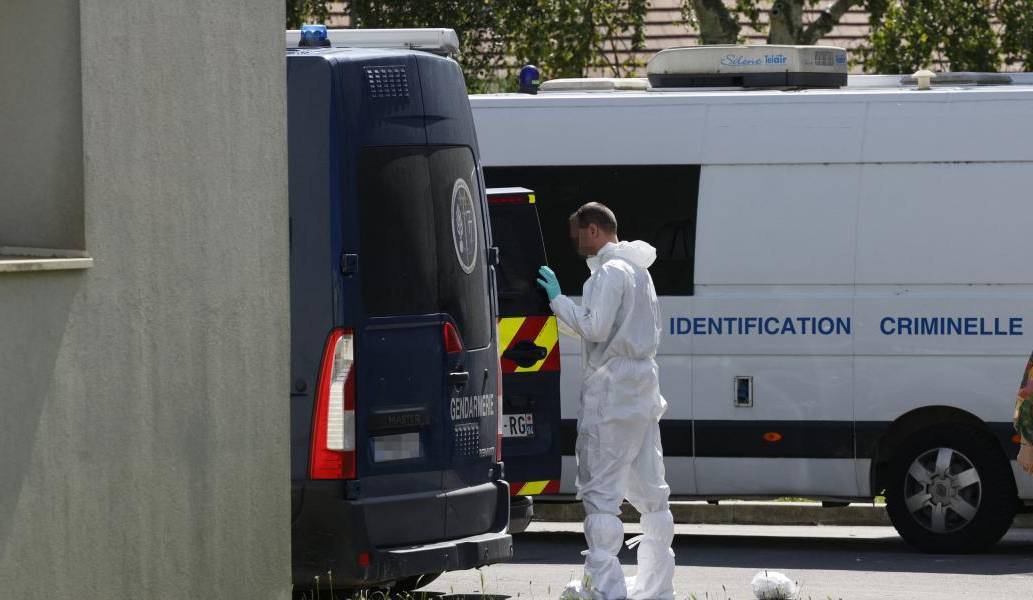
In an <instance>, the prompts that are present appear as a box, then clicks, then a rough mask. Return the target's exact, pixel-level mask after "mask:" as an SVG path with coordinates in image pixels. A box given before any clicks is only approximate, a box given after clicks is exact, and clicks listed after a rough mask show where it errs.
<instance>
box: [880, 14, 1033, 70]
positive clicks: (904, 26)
mask: <svg viewBox="0 0 1033 600" xmlns="http://www.w3.org/2000/svg"><path fill="white" fill-rule="evenodd" d="M995 20H996V21H999V22H1000V25H999V26H996V27H995V25H994V21H995ZM861 56H862V58H863V61H864V65H865V69H866V70H868V71H874V72H881V73H910V72H912V71H915V70H917V69H920V68H926V67H934V66H936V67H939V68H942V69H943V70H951V71H996V70H997V69H998V67H999V66H1000V65H1001V63H1002V62H1004V63H1005V64H1008V65H1013V64H1017V63H1023V64H1024V65H1025V66H1026V68H1027V69H1028V68H1030V65H1031V64H1033V0H883V1H882V2H881V3H880V5H879V6H878V10H877V11H873V12H872V30H871V34H870V36H869V39H868V44H867V45H866V46H865V47H864V48H863V49H862V55H861Z"/></svg>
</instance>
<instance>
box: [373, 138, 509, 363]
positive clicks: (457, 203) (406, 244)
mask: <svg viewBox="0 0 1033 600" xmlns="http://www.w3.org/2000/svg"><path fill="white" fill-rule="evenodd" d="M358 172H359V173H360V180H359V198H360V207H359V213H360V217H359V218H360V223H361V231H362V234H361V239H360V243H359V247H360V255H361V261H362V263H361V264H362V270H361V274H360V276H361V279H362V299H363V303H364V304H365V311H366V314H367V315H369V316H371V317H392V316H405V315H426V314H434V313H446V314H448V315H450V316H451V317H452V319H453V320H455V322H456V325H457V327H458V328H459V333H460V335H461V336H462V338H463V342H464V344H465V345H466V347H467V348H471V349H474V348H483V347H485V346H487V345H488V344H489V343H490V342H491V335H492V333H491V332H492V329H493V324H492V320H491V312H490V305H489V302H490V293H489V289H488V275H487V265H486V264H485V263H486V262H487V260H486V258H485V256H486V251H485V247H486V237H485V231H484V224H485V221H484V214H483V212H482V211H483V209H482V204H481V198H482V195H481V192H480V187H479V185H478V182H477V178H476V164H475V163H474V160H473V153H472V152H471V151H470V149H469V148H466V147H433V146H430V147H428V146H388V147H379V148H366V149H364V150H363V151H362V154H361V156H360V158H359V170H358ZM460 180H461V181H460ZM461 261H462V262H461Z"/></svg>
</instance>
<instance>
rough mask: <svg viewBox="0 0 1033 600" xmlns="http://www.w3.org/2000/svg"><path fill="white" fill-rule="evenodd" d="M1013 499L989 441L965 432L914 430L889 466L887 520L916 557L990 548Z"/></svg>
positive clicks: (1009, 516) (1008, 519)
mask: <svg viewBox="0 0 1033 600" xmlns="http://www.w3.org/2000/svg"><path fill="white" fill-rule="evenodd" d="M1017 497H1018V494H1017V492H1016V490H1015V479H1014V476H1013V475H1012V472H1011V465H1010V464H1009V463H1008V461H1007V460H1005V459H1004V458H1003V457H1002V456H1001V449H1000V447H999V446H998V444H997V442H996V440H994V439H993V438H992V437H990V436H988V435H985V434H984V433H983V432H981V431H979V430H977V429H975V428H972V427H968V426H964V425H950V426H942V427H934V428H931V429H927V430H925V431H920V432H918V433H916V434H915V435H914V436H913V437H912V438H911V439H909V440H908V441H907V442H905V443H904V444H903V445H902V446H901V447H900V448H899V449H898V450H897V452H896V454H895V456H894V457H893V459H892V460H891V462H890V468H889V477H888V480H887V488H886V510H887V512H888V513H889V517H890V521H892V523H893V526H894V527H895V528H896V529H897V532H898V533H900V537H902V538H904V541H905V542H907V543H908V544H910V545H912V546H914V547H915V548H917V549H919V550H921V551H923V552H929V553H936V554H943V553H960V552H975V551H979V550H983V549H985V548H987V547H989V546H991V545H993V544H995V543H997V541H998V540H1000V539H1001V536H1003V535H1004V534H1005V532H1007V531H1008V528H1009V527H1011V523H1012V520H1013V519H1014V518H1015V511H1016V508H1017V503H1018V500H1017Z"/></svg>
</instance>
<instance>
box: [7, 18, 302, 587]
mask: <svg viewBox="0 0 1033 600" xmlns="http://www.w3.org/2000/svg"><path fill="white" fill-rule="evenodd" d="M283 11H284V5H283V3H282V2H276V1H269V2H265V3H263V4H250V3H244V2H229V1H224V0H209V1H206V2H188V1H186V0H182V1H176V0H134V1H133V2H110V1H108V0H84V1H83V2H81V3H77V2H74V1H70V0H51V1H49V2H33V1H31V0H10V1H7V2H4V3H2V5H0V24H2V28H0V34H3V35H4V37H6V35H7V34H8V33H10V32H17V31H18V30H20V29H21V28H28V27H30V26H32V25H35V24H37V22H38V19H40V18H43V17H46V16H47V15H51V16H55V17H57V21H52V22H51V23H52V24H53V23H55V22H56V24H57V26H58V28H60V29H61V30H62V31H66V30H68V31H71V32H72V33H71V35H74V34H75V31H74V30H75V26H74V25H75V22H76V21H77V20H78V22H79V23H80V25H79V27H80V29H79V31H81V35H80V36H78V37H77V38H76V39H75V40H74V42H73V41H72V40H71V39H70V38H69V39H60V38H61V36H58V38H59V39H55V40H54V42H55V43H56V44H58V45H59V46H60V48H53V49H45V50H43V51H41V52H36V49H37V47H38V46H39V45H40V44H41V43H42V44H44V45H45V43H46V42H47V41H48V40H49V39H50V37H51V36H52V33H51V32H49V31H47V32H46V33H45V34H41V37H39V38H36V39H38V40H40V41H39V42H37V43H34V44H32V45H31V47H23V48H22V49H21V50H19V52H16V53H10V52H8V51H7V50H8V45H7V42H6V40H4V41H3V43H4V45H3V46H2V48H3V52H0V73H3V74H4V75H5V80H4V81H3V84H2V85H0V90H2V91H0V98H2V101H3V102H4V104H3V105H2V106H3V107H4V109H5V110H6V107H7V106H9V105H12V104H13V105H17V106H20V107H21V108H19V111H20V113H19V115H21V116H23V117H24V118H18V119H6V118H5V122H4V126H5V129H4V135H2V136H0V157H2V159H3V161H2V165H0V182H2V183H0V185H2V187H0V204H2V205H3V206H4V211H5V212H6V211H7V209H8V208H10V205H9V204H8V202H9V201H10V198H11V196H10V195H9V194H10V190H11V189H12V185H13V189H16V190H23V189H29V188H30V187H31V185H32V184H33V182H35V183H36V184H41V185H43V186H44V188H47V189H48V190H52V191H48V192H47V194H49V195H48V196H47V197H49V198H52V199H53V200H54V201H55V202H58V203H67V204H64V205H62V207H61V208H64V209H67V210H68V211H69V213H70V214H74V212H75V210H76V208H75V207H76V196H75V194H74V193H68V194H65V193H59V191H60V190H72V191H73V192H74V190H75V189H76V185H75V184H74V179H75V175H74V173H76V172H78V173H81V181H82V183H81V184H80V185H81V186H82V195H81V198H80V203H81V205H82V207H83V209H82V211H83V214H82V219H81V222H78V226H79V227H81V228H82V230H83V232H84V234H85V235H84V240H83V241H84V247H85V249H86V251H87V252H89V254H90V255H91V256H92V257H93V259H94V266H93V268H91V269H88V270H81V271H57V272H39V273H3V272H0V415H2V417H0V596H2V597H4V598H12V599H15V598H16V599H18V600H30V599H34V598H41V599H42V598H47V599H48V600H49V599H51V598H76V599H77V600H80V599H81V600H92V599H97V600H117V599H122V598H126V599H137V598H158V599H162V600H165V599H177V598H183V599H191V600H199V599H202V598H213V599H218V600H229V599H236V598H239V599H245V598H247V599H249V600H253V599H264V598H287V597H288V596H289V589H290V543H289V536H290V500H289V471H288V448H289V443H288V439H287V433H288V405H287V400H288V396H287V392H288V371H287V367H288V359H289V357H288V329H287V327H288V304H287V303H288V273H287V265H288V259H287V190H286V147H285V139H286V138H285V106H284V101H285V91H284V84H285V74H284V59H283V35H282V29H283V22H284V15H283ZM80 40H81V46H78V45H79V44H80ZM80 47H81V68H82V76H81V78H80V81H81V82H82V83H81V105H80V107H79V108H78V109H77V108H76V106H75V102H73V101H72V98H73V97H74V95H75V94H76V93H77V86H78V84H77V83H76V82H75V81H74V78H72V79H73V81H72V82H71V83H68V85H67V89H65V88H62V100H61V101H55V102H53V103H50V102H40V103H37V104H36V106H37V107H38V108H37V109H33V110H30V109H28V108H26V107H28V106H29V104H31V103H32V102H35V100H33V98H34V97H35V96H34V95H35V94H37V92H38V86H35V87H33V86H29V87H28V88H25V89H23V90H22V92H23V93H24V94H25V96H23V95H22V94H20V93H19V90H20V89H22V88H19V87H18V86H15V87H13V88H12V87H9V84H10V83H11V82H10V81H9V80H7V79H6V77H7V76H8V74H10V73H18V72H22V73H36V76H37V77H39V78H40V79H41V80H42V79H46V77H44V76H43V75H42V74H39V73H37V72H38V71H45V70H47V69H50V68H52V67H54V65H58V64H59V65H62V66H60V69H61V71H60V77H56V79H59V80H64V79H66V78H67V77H68V73H67V72H66V70H65V67H64V66H63V65H64V64H65V59H68V61H69V63H74V62H75V57H76V55H77V54H78V50H79V48H80ZM57 57H63V58H61V59H60V60H59V59H58V58H57ZM14 63H26V64H14ZM76 76H78V75H76ZM73 88H75V89H73ZM36 110H38V112H39V114H37V112H36ZM51 119H55V120H57V121H58V122H60V126H58V125H55V126H54V130H55V132H56V133H54V136H55V137H54V139H48V140H45V141H41V142H40V143H39V144H38V145H36V146H33V145H31V144H30V148H29V150H30V152H29V154H28V155H26V154H25V153H24V152H23V151H24V150H25V148H24V147H21V148H20V147H18V146H19V140H25V139H29V138H31V137H32V134H33V131H32V129H33V128H34V127H35V126H36V125H37V124H38V123H39V122H41V121H48V120H51ZM80 119H81V123H82V128H81V131H82V133H81V142H80V143H81V148H80V149H79V150H77V151H73V149H74V147H75V140H78V139H80V138H79V136H77V135H76V134H75V132H74V130H75V124H76V123H78V122H79V120H80ZM65 136H66V137H65ZM58 139H61V140H64V139H67V140H70V143H68V144H65V143H59V142H58V141H55V140H58ZM16 163H17V164H16ZM19 164H20V165H22V166H21V167H19V166H18V165H19ZM55 165H58V166H60V167H61V169H65V168H67V169H68V173H70V175H69V176H68V177H64V176H63V175H54V166H55ZM19 173H20V176H19ZM17 207H18V209H17V210H16V211H14V214H15V215H16V216H18V217H19V218H21V217H23V216H26V215H25V213H30V212H31V209H30V208H28V206H27V205H24V204H18V205H17ZM29 221H31V219H27V220H26V221H25V222H26V223H28V222H29ZM7 225H8V224H0V234H7V233H8V228H5V227H7ZM71 227H72V229H74V228H75V227H76V220H75V219H73V220H72V222H71ZM9 229H10V230H12V231H13V230H16V229H20V228H15V227H13V226H12V227H10V228H9ZM23 233H24V234H25V235H26V236H27V237H24V238H18V239H24V240H25V241H26V242H34V241H36V240H37V238H36V237H34V236H37V235H38V240H39V241H40V243H47V244H50V243H52V242H50V241H49V240H50V239H59V238H60V237H61V236H60V235H57V236H56V237H51V236H53V235H55V234H54V232H51V231H48V230H47V229H46V228H45V227H41V228H40V229H39V231H26V232H23ZM62 235H65V234H62ZM73 237H74V236H73Z"/></svg>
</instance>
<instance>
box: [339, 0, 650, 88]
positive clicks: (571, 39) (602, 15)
mask: <svg viewBox="0 0 1033 600" xmlns="http://www.w3.org/2000/svg"><path fill="white" fill-rule="evenodd" d="M348 7H349V11H350V13H349V14H350V15H351V19H352V24H353V25H354V26H356V27H450V28H452V29H455V30H456V33H457V34H458V35H459V39H460V56H459V58H458V60H459V63H460V65H462V67H463V72H464V74H465V75H466V79H467V86H468V87H469V88H470V90H471V91H492V90H500V89H501V90H512V89H515V87H516V79H515V75H516V70H517V69H518V68H519V67H520V65H522V64H524V63H533V64H536V65H537V66H538V67H539V68H541V69H542V71H543V73H544V74H545V75H547V76H548V77H551V78H555V77H583V76H585V75H586V74H587V72H588V69H590V68H592V67H605V68H607V69H608V70H609V71H610V72H611V73H612V74H613V75H614V76H625V75H628V74H631V73H633V72H634V69H635V68H636V67H637V66H639V65H638V64H637V63H636V61H635V58H634V52H637V51H640V50H642V49H643V48H644V47H645V16H646V10H647V8H648V1H647V0H496V1H494V2H492V1H490V0H421V1H420V2H414V1H412V0H352V1H351V2H349V3H348Z"/></svg>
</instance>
